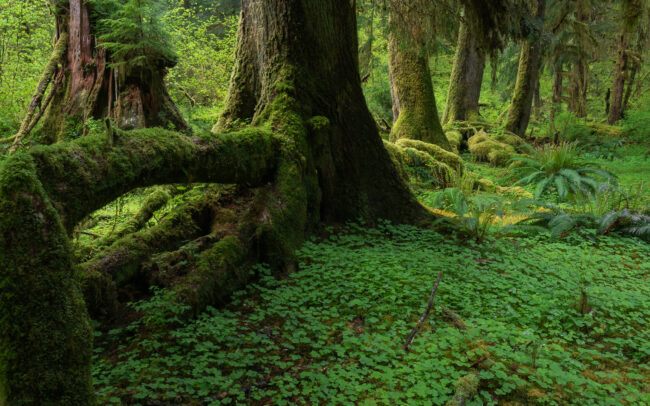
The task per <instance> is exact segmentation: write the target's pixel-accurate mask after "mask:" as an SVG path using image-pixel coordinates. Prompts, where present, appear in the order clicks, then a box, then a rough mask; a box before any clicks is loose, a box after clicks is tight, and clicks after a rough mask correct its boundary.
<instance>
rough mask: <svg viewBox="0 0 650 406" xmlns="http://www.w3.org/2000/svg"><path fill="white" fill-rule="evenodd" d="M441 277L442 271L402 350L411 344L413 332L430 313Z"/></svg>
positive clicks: (414, 332) (415, 332)
mask: <svg viewBox="0 0 650 406" xmlns="http://www.w3.org/2000/svg"><path fill="white" fill-rule="evenodd" d="M441 278H442V271H440V273H439V274H438V277H437V278H436V283H435V284H434V285H433V289H432V290H431V295H430V296H429V303H428V304H427V309H426V310H425V311H424V313H423V314H422V316H421V317H420V320H418V322H417V324H416V325H415V327H413V331H411V334H409V336H408V338H407V339H406V342H405V343H404V351H408V348H409V345H411V342H412V341H413V338H414V337H415V334H417V332H418V329H419V328H420V326H421V325H422V323H424V320H426V318H427V317H428V316H429V313H431V308H432V307H433V298H434V297H435V296H436V291H437V290H438V284H440V279H441Z"/></svg>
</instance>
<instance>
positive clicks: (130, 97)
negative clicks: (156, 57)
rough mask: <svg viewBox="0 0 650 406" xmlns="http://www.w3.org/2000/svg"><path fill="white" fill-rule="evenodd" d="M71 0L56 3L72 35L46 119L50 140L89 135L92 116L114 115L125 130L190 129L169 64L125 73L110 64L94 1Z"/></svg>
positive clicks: (64, 29) (62, 29)
mask: <svg viewBox="0 0 650 406" xmlns="http://www.w3.org/2000/svg"><path fill="white" fill-rule="evenodd" d="M57 1H58V2H59V3H61V1H60V0H57ZM66 3H67V4H66V5H65V7H63V5H61V4H59V5H58V8H57V10H58V11H59V14H57V16H56V22H57V32H58V34H59V35H61V34H63V33H65V34H67V38H68V41H67V42H68V46H67V54H66V55H65V57H64V58H63V59H62V60H61V64H60V68H59V69H57V73H56V75H55V77H56V78H57V79H56V81H55V82H54V83H53V85H52V86H54V87H53V92H54V95H53V99H52V101H51V103H50V105H49V108H48V109H47V111H46V112H45V116H44V118H43V132H44V133H45V134H47V135H48V137H49V140H48V141H49V142H56V141H60V140H62V139H63V138H65V135H66V134H72V135H82V134H85V132H86V127H85V122H86V121H87V120H88V119H91V118H94V119H101V118H105V117H111V118H113V119H114V120H115V122H116V123H117V125H118V126H119V127H120V128H123V129H133V128H144V127H156V126H160V127H165V128H169V126H170V125H171V126H173V128H175V129H177V130H185V129H186V128H187V124H186V123H185V121H184V120H183V118H182V117H181V115H180V113H179V112H178V109H177V108H176V106H175V105H174V103H173V102H172V100H171V98H170V96H169V94H168V93H167V90H166V88H165V85H164V75H165V68H161V69H153V70H147V69H138V70H137V71H133V72H129V73H128V75H126V76H124V77H121V75H118V74H117V73H116V71H115V69H112V68H110V67H108V66H107V64H108V63H109V62H110V55H107V53H106V51H105V50H104V49H103V48H102V47H101V46H100V44H98V43H97V38H96V33H95V27H94V22H93V21H92V19H91V17H90V9H89V8H90V7H91V6H90V5H89V4H88V2H86V1H84V0H69V2H68V1H66Z"/></svg>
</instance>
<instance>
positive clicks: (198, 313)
mask: <svg viewBox="0 0 650 406" xmlns="http://www.w3.org/2000/svg"><path fill="white" fill-rule="evenodd" d="M240 3H241V2H240V1H237V0H218V1H214V0H161V1H154V0H88V4H89V10H91V11H90V21H92V24H91V26H92V27H93V29H95V30H96V32H94V33H93V38H94V41H96V43H97V44H101V47H102V49H103V51H102V52H105V54H101V55H103V58H104V62H105V68H104V67H102V68H101V69H102V70H99V65H101V64H100V63H96V61H99V60H101V58H100V57H98V56H97V55H99V54H95V53H93V62H92V63H87V64H85V65H84V67H83V69H84V75H85V76H84V77H89V76H90V75H92V74H94V73H93V72H95V71H96V72H101V73H98V74H97V77H101V76H102V75H105V76H104V77H105V78H106V80H107V81H110V82H109V84H108V85H106V84H105V83H104V84H102V85H101V86H99V85H97V86H95V87H92V89H93V90H87V91H86V92H85V93H82V94H83V97H84V99H83V100H84V102H83V103H82V104H83V106H82V107H81V108H80V110H79V111H81V112H82V113H79V114H78V115H77V116H75V115H74V114H73V113H71V111H74V109H73V108H69V106H70V104H67V105H66V108H67V110H65V109H64V110H65V111H64V110H61V111H59V110H57V108H58V106H59V105H63V103H59V100H64V99H65V97H68V95H69V94H70V92H72V90H70V89H71V88H72V89H74V85H63V84H62V83H66V82H65V80H66V79H61V78H60V77H58V76H57V72H58V71H63V70H65V69H64V67H65V66H67V65H65V64H70V65H73V63H72V62H69V61H68V62H64V63H61V62H57V61H58V60H54V59H53V57H54V56H55V55H57V44H61V42H56V41H53V38H55V37H56V38H63V37H62V36H61V35H62V33H63V32H64V30H63V29H62V28H61V27H64V26H65V24H62V23H61V22H60V20H58V19H59V18H60V15H61V11H60V10H58V9H57V7H64V8H65V6H61V2H59V3H58V5H57V2H50V1H43V0H19V1H16V0H0V154H2V155H0V163H2V162H3V161H4V160H7V161H8V160H9V158H8V157H9V156H11V155H12V154H14V153H16V152H17V151H20V150H29V149H32V148H35V151H37V152H36V154H38V153H40V152H38V151H41V150H39V149H38V148H42V147H41V146H40V145H42V144H56V143H64V142H69V141H73V140H80V139H82V138H85V137H91V138H92V137H105V136H108V137H109V139H110V137H113V138H114V139H117V138H119V137H123V136H124V134H127V133H128V132H123V130H131V129H137V128H143V127H146V128H148V129H145V130H136V131H143V132H144V134H149V133H146V132H147V131H157V129H154V130H151V128H154V127H163V128H164V129H165V130H169V134H171V132H172V130H173V131H181V132H184V133H186V134H194V135H197V134H198V135H197V137H200V136H201V134H204V133H209V132H210V131H212V130H213V127H214V128H215V129H218V130H221V129H222V128H225V127H224V122H227V123H226V124H227V126H228V128H229V129H235V130H239V129H241V131H242V134H241V135H243V136H244V137H246V136H252V135H255V134H257V133H253V132H247V131H254V130H250V128H247V127H246V126H247V125H249V124H251V122H250V120H248V121H247V120H240V119H238V118H235V119H232V120H231V119H230V115H229V114H230V112H231V111H230V110H231V109H232V106H231V105H230V104H229V97H230V98H232V97H234V96H232V94H233V89H230V95H229V84H230V82H231V78H232V79H233V80H236V77H237V72H238V58H239V61H241V60H242V58H244V56H242V55H241V54H240V51H238V48H237V45H238V38H237V35H238V28H237V27H238V24H239V23H240V21H239V19H240V10H241V4H240ZM481 3H482V2H475V1H455V0H436V1H424V0H414V1H400V0H358V1H357V4H356V17H357V34H358V44H357V45H358V58H359V65H358V68H359V77H360V78H361V86H362V89H363V94H364V96H365V100H366V103H367V105H368V109H369V110H370V113H371V114H372V118H373V119H374V122H375V124H376V126H377V128H378V129H379V133H380V135H381V137H382V140H383V145H384V146H385V148H386V150H387V151H388V153H389V156H390V158H391V160H392V162H393V164H394V165H395V166H396V167H397V168H398V170H399V175H400V177H401V178H402V179H403V180H404V181H405V182H406V183H407V184H408V186H409V189H410V190H411V191H412V192H413V194H414V195H415V197H417V200H418V201H419V202H420V203H422V204H423V205H424V206H426V207H428V208H429V210H430V212H433V213H434V214H435V216H436V219H435V220H433V221H428V222H427V223H426V224H425V225H424V226H422V224H420V226H415V225H404V224H397V223H398V222H391V221H388V220H378V221H377V222H373V223H372V224H369V222H368V221H367V219H364V218H359V219H358V220H356V221H352V222H347V223H344V222H338V221H333V222H330V223H327V224H324V225H323V226H319V227H315V231H314V232H313V233H311V235H310V236H309V239H308V240H307V241H306V242H305V243H304V244H300V245H299V246H300V248H299V249H298V250H297V252H295V253H293V251H291V252H288V251H287V250H285V251H282V250H283V249H285V247H284V246H282V247H281V249H279V250H278V251H280V252H282V253H284V254H283V255H284V258H282V259H280V260H276V259H277V258H275V257H272V256H269V257H268V258H266V257H263V256H262V257H263V258H264V259H266V260H265V261H261V262H262V263H257V262H255V263H253V262H251V261H248V260H246V259H244V257H245V256H246V254H245V252H247V251H243V250H242V249H241V248H240V246H239V245H237V244H235V243H233V242H232V241H231V240H229V238H230V237H231V234H232V230H233V229H236V228H238V227H241V223H240V220H239V219H240V218H243V217H245V216H246V215H247V214H245V212H244V209H242V207H244V206H246V205H248V204H253V205H254V204H255V202H256V201H257V200H259V199H261V198H260V196H259V195H255V196H252V195H249V194H247V193H245V192H242V187H241V185H240V186H236V185H222V184H214V183H195V182H186V183H174V184H171V185H163V186H154V187H146V188H138V189H135V190H131V191H128V192H127V193H125V194H122V195H121V197H119V198H118V199H117V200H114V201H112V202H111V203H109V204H108V205H106V206H104V207H103V208H101V209H99V210H97V211H95V212H93V213H92V214H91V215H88V216H85V217H83V219H81V221H79V222H78V224H77V225H76V226H75V227H72V230H71V232H70V233H69V234H70V235H71V242H72V250H73V253H74V260H75V262H76V263H78V264H79V266H78V268H75V269H78V270H77V271H76V274H75V277H76V279H77V280H78V282H79V284H80V285H81V287H82V291H83V294H84V298H85V301H86V304H87V306H88V309H89V312H90V315H91V318H92V320H93V321H92V327H93V336H94V348H93V350H92V351H93V353H92V362H93V364H92V376H93V385H94V390H95V395H96V400H97V403H98V404H114V405H122V404H124V405H127V404H128V405H131V404H133V405H160V404H165V405H167V404H169V405H177V404H178V405H181V404H182V405H202V404H210V405H211V404H215V405H216V404H321V403H327V404H357V403H359V404H440V405H462V404H465V405H482V404H494V405H496V404H506V405H523V404H543V405H567V404H575V405H586V404H599V405H600V404H602V405H608V404H611V405H621V404H623V405H644V404H649V403H650V367H649V366H648V365H650V329H649V326H650V301H649V300H648V297H650V284H649V283H648V277H649V272H650V246H649V245H648V242H649V241H650V188H649V187H648V185H647V183H648V181H650V64H648V62H647V61H648V58H649V56H650V55H649V52H650V3H649V2H648V1H646V0H623V1H613V0H546V1H544V0H531V1H522V2H517V1H500V2H494V4H497V3H499V4H509V6H508V7H507V8H503V9H497V10H496V11H495V10H492V9H490V6H485V7H486V8H485V9H481V6H480V4H481ZM475 4H479V6H474V5H475ZM495 7H496V6H495ZM490 16H491V17H494V16H496V18H494V19H492V20H490V21H487V22H486V21H484V20H485V19H487V18H488V17H490ZM239 41H240V42H241V41H242V39H241V38H240V39H239ZM93 52H96V51H93ZM106 55H108V56H109V57H108V58H106ZM59 56H60V55H59ZM53 60H54V63H52V61H53ZM60 60H63V59H60ZM50 68H51V69H50ZM103 69H106V72H110V73H104V70H103ZM233 69H234V74H233V73H232V72H233ZM526 72H527V74H526ZM97 83H99V82H97ZM143 83H144V84H145V85H141V84H143ZM233 83H235V82H233ZM48 86H49V87H48ZM66 86H68V87H66ZM70 86H72V87H70ZM102 86H104V87H102ZM106 86H108V87H106ZM138 86H140V88H139V90H138ZM89 89H90V88H89ZM94 89H99V90H97V91H96V93H97V94H99V95H100V96H98V97H97V99H98V100H99V99H102V98H107V99H108V104H106V103H104V104H102V103H103V102H101V101H99V102H98V101H94V100H93V102H92V107H88V106H89V105H90V104H91V103H90V102H87V100H90V99H89V98H88V99H86V98H87V97H88V95H89V94H94V92H95V90H94ZM106 89H108V91H107V95H106V94H105V93H106ZM138 91H140V92H142V94H146V95H147V96H146V97H145V96H143V97H142V100H144V101H142V102H140V104H138V103H136V102H133V100H135V99H136V98H137V97H139V96H137V92H138ZM39 92H40V95H39ZM102 92H104V93H102ZM59 96H61V98H60V99H57V98H58V97H59ZM136 96H137V97H136ZM158 97H160V99H158ZM68 99H69V97H68ZM68 99H65V100H68ZM154 99H155V100H161V101H160V102H159V103H152V104H151V106H155V108H156V109H158V110H156V114H151V115H150V114H149V113H148V109H149V108H153V107H151V106H150V105H148V104H147V103H148V102H147V101H146V100H154ZM138 100H139V99H138ZM526 100H527V101H526ZM133 106H135V107H133ZM138 109H139V110H138ZM136 110H137V111H138V113H137V114H135V113H134V114H131V112H133V111H136ZM143 110H144V112H143ZM526 110H528V111H527V112H526ZM99 111H102V112H106V111H107V112H108V114H107V115H106V114H103V113H102V114H98V113H97V112H99ZM80 117H82V118H80ZM106 117H109V118H110V119H108V118H106ZM133 117H135V118H133ZM256 117H257V114H256ZM253 121H254V120H253ZM310 125H311V126H312V127H310V128H312V129H313V131H314V133H317V131H318V129H319V128H323V127H325V126H326V125H325V124H322V123H321V122H319V121H318V120H317V117H314V118H313V119H312V121H310ZM319 126H320V127H319ZM264 131H265V130H260V132H261V133H262V135H264V134H265V133H264ZM151 134H153V135H152V137H154V138H155V137H163V136H166V134H168V133H167V132H164V133H161V134H162V136H161V135H160V134H159V133H157V132H151ZM155 139H156V140H157V139H158V138H155ZM111 142H114V141H111ZM115 142H116V141H115ZM156 145H157V144H156ZM17 153H18V154H20V152H17ZM254 159H255V157H254V156H253V158H251V160H254ZM62 165H63V164H62ZM232 165H233V166H237V165H238V163H237V162H234V163H233V164H232ZM260 165H262V164H260ZM382 181H383V179H377V180H376V182H378V183H381V182H382ZM251 202H253V203H251ZM395 210H396V211H399V209H397V208H396V209H395ZM246 213H247V212H246ZM206 218H209V220H210V221H209V223H210V224H209V225H208V226H205V224H204V223H206ZM66 226H67V225H66ZM224 236H225V237H224ZM289 246H290V245H289ZM266 248H268V247H261V248H259V250H260V251H263V250H264V249H266ZM274 248H275V247H274ZM278 255H280V254H278ZM286 258H291V261H288V260H286ZM278 263H281V264H282V266H281V267H279V266H278ZM286 263H290V265H286ZM242 264H243V265H242ZM285 265H286V266H285ZM1 266H2V264H0V267H1ZM231 268H237V270H236V271H231ZM278 268H281V270H280V271H278ZM214 269H218V270H219V271H218V272H217V274H216V275H217V276H216V278H215V277H214V276H213V275H211V276H210V278H212V279H209V278H208V276H206V275H208V274H209V270H214ZM224 269H225V270H227V271H223V270H224ZM440 272H441V273H442V275H443V276H442V277H441V279H440V280H439V285H438V284H437V283H436V285H435V286H436V288H434V292H435V305H434V307H433V310H432V311H431V314H428V313H427V318H426V320H425V321H424V322H422V323H420V322H417V320H418V317H420V315H421V314H422V312H423V311H425V307H426V306H427V299H428V298H429V295H430V294H431V289H432V288H433V287H434V283H435V281H436V276H438V275H439V273H440ZM107 275H108V276H107ZM206 281H208V282H206ZM1 282H2V280H1V279H0V286H2V283H1ZM197 285H205V286H208V287H209V289H210V291H209V292H207V289H208V288H206V289H204V290H202V289H201V286H198V287H197ZM206 292H207V293H206ZM432 297H433V296H432ZM0 303H3V302H2V301H0ZM429 304H430V303H429ZM416 325H417V327H416V329H417V334H416V335H415V337H414V339H413V341H412V342H406V343H405V340H407V336H408V333H409V332H411V330H412V329H413V327H414V326H416ZM0 372H2V369H1V368H0ZM0 375H2V374H1V373H0ZM1 389H2V385H0V404H2V400H3V398H2V390H1Z"/></svg>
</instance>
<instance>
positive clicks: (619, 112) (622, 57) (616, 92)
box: [607, 0, 649, 124]
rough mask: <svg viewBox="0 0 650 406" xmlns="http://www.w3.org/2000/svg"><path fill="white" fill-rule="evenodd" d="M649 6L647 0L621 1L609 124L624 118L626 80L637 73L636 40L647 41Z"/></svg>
mask: <svg viewBox="0 0 650 406" xmlns="http://www.w3.org/2000/svg"><path fill="white" fill-rule="evenodd" d="M648 7H649V6H648V2H647V0H624V1H622V2H621V18H620V21H621V28H620V33H619V34H618V39H617V48H616V64H615V66H614V83H613V84H612V87H611V88H610V93H609V94H610V97H609V116H608V118H607V121H608V123H609V124H614V123H615V122H617V121H618V120H620V119H621V118H623V112H624V106H625V104H624V103H625V99H624V95H625V82H626V80H628V81H629V79H630V78H629V76H631V75H630V73H631V72H635V73H636V70H635V65H636V64H637V62H636V61H635V60H634V55H632V53H633V52H634V51H633V49H634V45H635V41H646V36H647V30H645V29H644V28H645V24H644V25H641V24H642V23H643V22H647V20H648V13H649V11H648ZM639 28H640V29H639ZM634 34H637V35H636V36H635V35H634ZM638 34H641V35H638ZM632 81H633V80H632ZM628 86H629V84H628Z"/></svg>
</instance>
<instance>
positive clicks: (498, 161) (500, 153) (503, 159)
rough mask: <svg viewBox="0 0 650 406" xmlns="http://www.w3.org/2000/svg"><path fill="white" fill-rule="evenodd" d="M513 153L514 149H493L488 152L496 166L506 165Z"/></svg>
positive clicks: (489, 158)
mask: <svg viewBox="0 0 650 406" xmlns="http://www.w3.org/2000/svg"><path fill="white" fill-rule="evenodd" d="M513 155H514V154H513V153H512V151H507V150H503V149H493V150H492V151H490V152H489V153H488V161H489V162H490V163H491V164H492V165H494V166H506V165H507V164H508V162H509V161H510V159H511V158H512V157H513Z"/></svg>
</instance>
